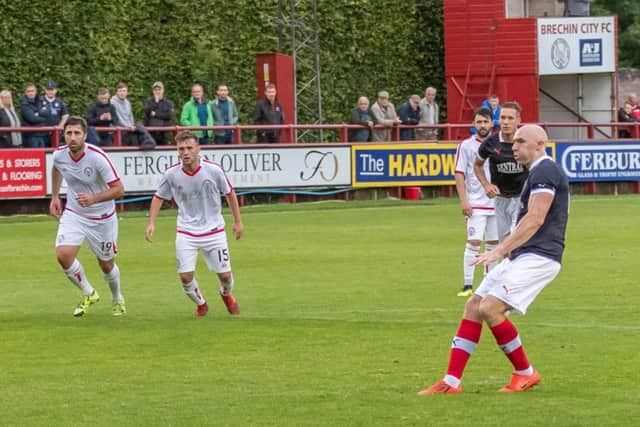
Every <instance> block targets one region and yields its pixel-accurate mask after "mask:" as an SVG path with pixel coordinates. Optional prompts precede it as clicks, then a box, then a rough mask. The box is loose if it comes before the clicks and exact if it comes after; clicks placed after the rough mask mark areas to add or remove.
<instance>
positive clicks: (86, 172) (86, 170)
mask: <svg viewBox="0 0 640 427" xmlns="http://www.w3.org/2000/svg"><path fill="white" fill-rule="evenodd" d="M82 172H83V173H84V175H85V176H86V177H87V178H89V177H91V175H93V169H92V168H89V167H86V168H84V170H83V171H82Z"/></svg>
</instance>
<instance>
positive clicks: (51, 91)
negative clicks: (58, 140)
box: [39, 80, 69, 147]
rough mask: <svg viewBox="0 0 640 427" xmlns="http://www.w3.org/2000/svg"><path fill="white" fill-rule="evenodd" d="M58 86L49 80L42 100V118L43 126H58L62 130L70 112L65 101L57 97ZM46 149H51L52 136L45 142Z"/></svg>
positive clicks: (47, 137) (48, 136) (46, 138)
mask: <svg viewBox="0 0 640 427" xmlns="http://www.w3.org/2000/svg"><path fill="white" fill-rule="evenodd" d="M57 93H58V85H57V84H56V82H54V81H53V80H47V82H46V83H45V85H44V97H42V98H40V111H39V113H40V117H42V118H43V119H45V122H44V124H43V126H57V127H58V128H60V129H62V128H63V127H64V124H65V123H66V122H67V119H68V118H69V110H68V109H67V105H66V104H65V103H64V101H63V100H61V99H60V98H57V97H56V94H57ZM44 145H45V147H51V135H50V134H49V135H47V136H46V137H45V140H44Z"/></svg>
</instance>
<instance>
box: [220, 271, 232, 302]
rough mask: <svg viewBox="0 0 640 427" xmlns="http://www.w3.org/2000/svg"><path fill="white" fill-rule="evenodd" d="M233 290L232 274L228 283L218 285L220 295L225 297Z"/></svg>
mask: <svg viewBox="0 0 640 427" xmlns="http://www.w3.org/2000/svg"><path fill="white" fill-rule="evenodd" d="M232 290H233V274H232V275H231V277H230V278H229V283H227V284H225V283H220V295H223V296H225V297H226V296H227V295H229V294H231V291H232Z"/></svg>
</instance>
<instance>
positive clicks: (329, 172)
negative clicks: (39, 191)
mask: <svg viewBox="0 0 640 427" xmlns="http://www.w3.org/2000/svg"><path fill="white" fill-rule="evenodd" d="M107 154H108V155H109V158H110V159H111V161H112V162H113V164H114V166H115V168H116V170H117V171H118V173H119V174H120V178H121V179H122V183H123V184H124V187H125V191H126V192H127V193H152V192H153V191H155V189H156V188H157V186H158V183H159V182H160V178H161V177H162V173H163V172H164V171H165V169H166V168H167V167H169V166H170V165H172V164H175V163H178V153H177V152H176V151H175V150H163V149H159V150H155V151H131V150H130V151H117V150H110V151H108V153H107ZM200 154H201V155H202V157H204V158H206V159H208V160H211V161H213V162H216V163H218V164H220V165H221V166H222V168H223V169H224V171H225V172H226V173H227V176H228V177H229V179H230V180H231V183H232V184H233V186H234V187H235V188H236V189H249V188H292V187H327V186H330V187H337V186H350V185H351V147H350V146H348V145H346V146H335V145H322V146H305V147H278V146H274V147H254V148H241V149H237V148H210V149H209V148H206V147H205V148H203V149H202V151H201V152H200ZM46 165H47V194H51V180H50V176H51V166H52V156H51V153H47V156H46ZM63 190H64V184H63ZM63 192H64V191H63Z"/></svg>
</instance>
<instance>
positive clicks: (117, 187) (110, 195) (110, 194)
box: [76, 180, 124, 208]
mask: <svg viewBox="0 0 640 427" xmlns="http://www.w3.org/2000/svg"><path fill="white" fill-rule="evenodd" d="M122 196H124V185H122V182H121V181H119V180H118V181H116V182H112V183H111V184H109V189H108V190H106V191H103V192H101V193H96V194H90V193H78V194H77V196H76V200H77V201H78V203H79V204H80V206H82V207H85V208H86V207H88V206H91V205H93V204H95V203H99V202H104V201H107V200H115V199H119V198H120V197H122Z"/></svg>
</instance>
